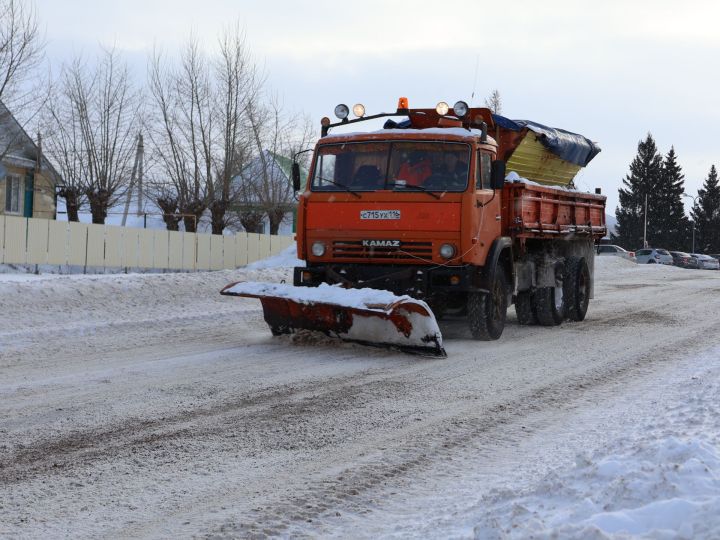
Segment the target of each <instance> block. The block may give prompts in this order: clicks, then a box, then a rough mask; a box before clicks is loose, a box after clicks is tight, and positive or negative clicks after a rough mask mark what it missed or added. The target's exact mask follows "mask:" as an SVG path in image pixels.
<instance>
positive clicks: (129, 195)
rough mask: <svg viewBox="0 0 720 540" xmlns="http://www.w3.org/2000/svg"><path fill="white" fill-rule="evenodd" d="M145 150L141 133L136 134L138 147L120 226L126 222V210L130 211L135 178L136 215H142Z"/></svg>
mask: <svg viewBox="0 0 720 540" xmlns="http://www.w3.org/2000/svg"><path fill="white" fill-rule="evenodd" d="M144 153H145V149H144V146H143V136H142V133H138V145H137V150H136V151H135V162H134V163H133V168H132V173H130V187H129V188H128V191H127V197H125V209H124V211H123V217H122V224H121V225H122V226H123V227H124V226H125V223H126V221H127V215H128V210H130V201H131V200H132V192H133V187H135V181H136V177H137V178H138V204H137V215H138V216H139V215H142V198H143V190H142V176H143V154H144ZM138 168H139V170H140V174H139V176H138V175H137V172H138Z"/></svg>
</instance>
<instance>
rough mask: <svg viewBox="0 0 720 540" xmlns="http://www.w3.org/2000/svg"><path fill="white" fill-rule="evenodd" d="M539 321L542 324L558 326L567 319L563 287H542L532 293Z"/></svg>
mask: <svg viewBox="0 0 720 540" xmlns="http://www.w3.org/2000/svg"><path fill="white" fill-rule="evenodd" d="M532 298H533V308H534V311H535V316H536V317H537V321H538V323H539V324H540V325H542V326H556V325H558V324H560V323H561V322H563V320H564V319H565V312H566V308H565V294H564V291H563V287H540V288H539V289H535V292H534V293H533V295H532Z"/></svg>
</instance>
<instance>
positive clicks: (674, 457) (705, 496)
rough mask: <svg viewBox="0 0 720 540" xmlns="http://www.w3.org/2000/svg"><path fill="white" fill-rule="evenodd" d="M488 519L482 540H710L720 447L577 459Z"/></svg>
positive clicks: (719, 515)
mask: <svg viewBox="0 0 720 540" xmlns="http://www.w3.org/2000/svg"><path fill="white" fill-rule="evenodd" d="M488 513H490V514H493V515H494V520H493V523H487V522H485V523H483V524H481V525H478V526H477V527H476V528H475V534H476V536H477V537H481V538H487V537H490V538H493V537H498V536H503V537H509V538H525V537H530V536H533V537H536V538H537V537H540V538H545V537H549V538H555V537H558V536H560V537H572V538H596V537H597V536H598V535H597V532H598V531H600V532H602V533H604V534H607V535H619V534H622V535H625V534H629V535H634V536H651V537H653V538H678V537H679V538H695V537H699V536H700V537H707V536H706V535H707V534H708V533H709V531H712V530H714V531H716V532H717V531H718V530H719V529H720V448H718V446H717V445H714V444H712V442H710V441H708V440H705V439H703V438H689V439H683V438H676V437H674V436H669V437H666V438H661V439H658V440H654V441H647V442H645V443H644V444H643V445H642V446H641V447H639V448H621V449H619V450H618V451H617V452H616V453H612V454H606V455H603V454H596V455H594V456H592V457H590V458H586V457H583V456H579V457H578V459H577V462H576V465H575V467H574V468H573V469H571V470H568V471H556V472H553V473H551V474H549V475H548V476H547V477H546V478H545V479H544V480H543V481H542V482H541V483H540V484H539V485H538V486H537V487H536V488H535V489H533V490H532V491H531V492H529V493H527V494H524V495H522V496H520V497H515V496H513V495H510V496H508V497H506V498H504V499H503V498H501V499H500V500H499V501H498V502H497V503H496V504H495V505H494V506H492V507H490V508H488ZM498 525H500V526H499V527H498ZM500 533H502V534H500Z"/></svg>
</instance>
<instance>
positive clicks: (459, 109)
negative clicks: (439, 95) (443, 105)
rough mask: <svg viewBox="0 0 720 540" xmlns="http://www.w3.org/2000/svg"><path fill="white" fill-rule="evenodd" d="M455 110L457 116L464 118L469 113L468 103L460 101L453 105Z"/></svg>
mask: <svg viewBox="0 0 720 540" xmlns="http://www.w3.org/2000/svg"><path fill="white" fill-rule="evenodd" d="M453 112H454V113H455V116H457V117H458V118H462V117H463V116H465V115H466V114H467V113H468V104H467V103H465V102H464V101H458V102H457V103H456V104H455V105H453Z"/></svg>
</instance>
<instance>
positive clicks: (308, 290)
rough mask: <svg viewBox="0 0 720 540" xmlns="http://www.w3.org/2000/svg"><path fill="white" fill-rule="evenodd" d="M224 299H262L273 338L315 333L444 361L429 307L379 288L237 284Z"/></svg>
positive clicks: (233, 285) (228, 290) (440, 339)
mask: <svg viewBox="0 0 720 540" xmlns="http://www.w3.org/2000/svg"><path fill="white" fill-rule="evenodd" d="M220 294H225V295H230V296H244V297H247V298H259V299H260V302H261V303H262V307H263V314H264V316H265V322H267V323H268V325H269V326H270V329H271V331H272V333H273V334H275V335H279V334H289V333H292V332H294V331H296V330H300V329H303V330H315V331H318V332H323V333H324V334H326V335H329V336H335V337H338V338H340V339H342V340H343V341H351V342H354V343H361V344H363V345H371V346H375V347H385V348H390V349H397V350H400V351H403V352H407V353H412V354H420V355H423V356H438V357H442V358H444V357H446V356H447V355H446V354H445V349H443V346H442V335H441V334H440V328H439V327H438V324H437V321H436V320H435V316H434V314H433V312H432V311H431V310H430V308H429V307H428V305H427V304H426V303H425V302H422V301H420V300H415V299H414V298H410V297H409V296H395V295H394V294H392V293H390V292H388V291H378V290H375V289H343V288H340V287H337V286H330V285H326V284H321V285H320V286H319V287H293V286H291V285H286V284H276V283H254V282H249V281H246V282H242V281H241V282H238V283H231V284H230V285H227V286H226V287H225V288H224V289H223V290H222V291H220Z"/></svg>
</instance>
